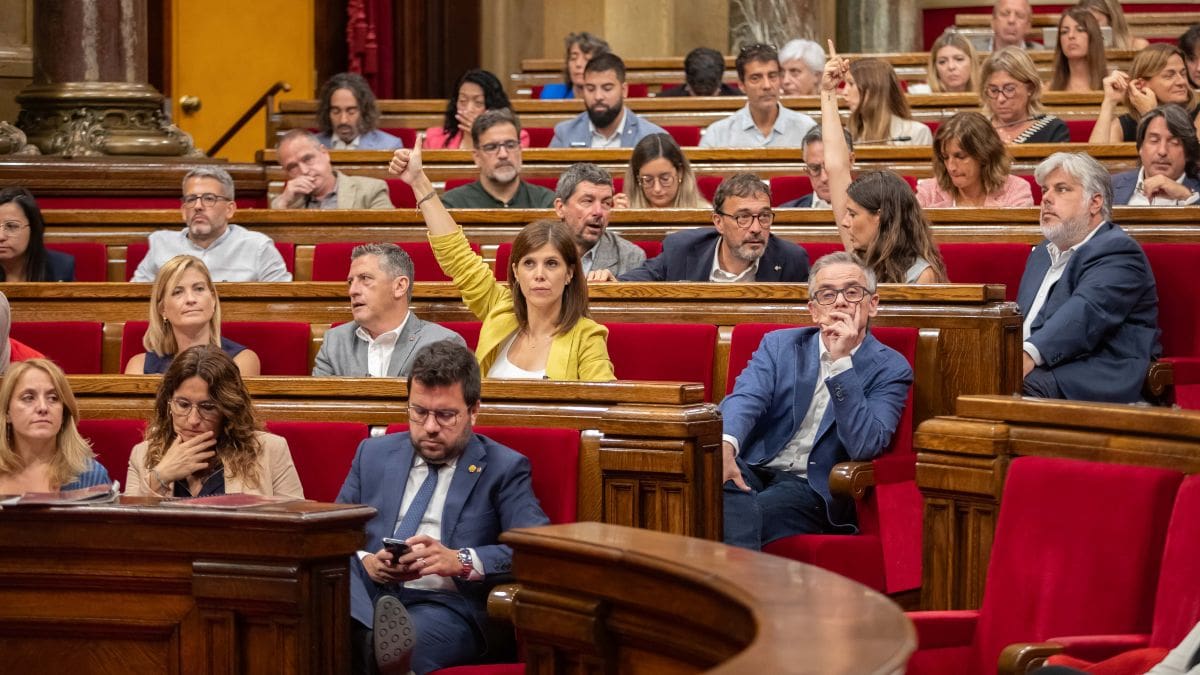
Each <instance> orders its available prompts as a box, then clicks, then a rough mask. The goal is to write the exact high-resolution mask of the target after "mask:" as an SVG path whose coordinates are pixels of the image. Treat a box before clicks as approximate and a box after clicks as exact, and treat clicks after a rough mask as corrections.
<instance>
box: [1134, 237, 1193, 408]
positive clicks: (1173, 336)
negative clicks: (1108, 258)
mask: <svg viewBox="0 0 1200 675" xmlns="http://www.w3.org/2000/svg"><path fill="white" fill-rule="evenodd" d="M1142 250H1143V251H1145V252H1146V257H1147V258H1148V259H1149V260H1150V268H1151V269H1152V270H1153V271H1154V281H1155V283H1156V284H1157V285H1158V289H1159V291H1158V327H1159V329H1160V330H1162V335H1160V336H1159V339H1160V340H1161V341H1162V347H1163V357H1164V359H1163V360H1164V361H1169V362H1171V364H1172V366H1173V368H1174V378H1175V385H1174V394H1175V402H1176V403H1178V404H1179V405H1180V406H1183V407H1184V408H1192V409H1200V303H1198V302H1197V300H1196V296H1195V294H1194V293H1189V292H1186V291H1182V290H1181V289H1188V288H1191V287H1192V284H1193V276H1194V272H1193V271H1194V268H1195V265H1196V261H1197V260H1200V244H1142Z"/></svg>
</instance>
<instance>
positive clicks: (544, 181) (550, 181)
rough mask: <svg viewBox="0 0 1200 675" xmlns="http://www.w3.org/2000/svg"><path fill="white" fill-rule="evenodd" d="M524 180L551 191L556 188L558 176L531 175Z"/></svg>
mask: <svg viewBox="0 0 1200 675" xmlns="http://www.w3.org/2000/svg"><path fill="white" fill-rule="evenodd" d="M524 181H525V182H526V183H529V184H530V185H540V186H542V187H544V188H546V189H547V190H549V191H551V192H554V191H555V190H557V189H558V178H557V177H553V176H532V177H529V178H525V179H524Z"/></svg>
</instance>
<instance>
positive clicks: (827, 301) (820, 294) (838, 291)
mask: <svg viewBox="0 0 1200 675" xmlns="http://www.w3.org/2000/svg"><path fill="white" fill-rule="evenodd" d="M870 294H871V292H870V291H868V290H867V289H866V288H864V287H862V286H847V287H845V288H822V289H819V290H818V291H817V292H816V293H813V294H812V299H813V300H814V301H815V302H816V303H817V304H818V305H832V304H833V303H835V302H837V297H838V296H839V295H840V296H842V297H843V298H846V302H848V303H850V304H852V305H857V304H858V303H860V302H862V301H863V300H865V299H866V298H867V296H868V295H870Z"/></svg>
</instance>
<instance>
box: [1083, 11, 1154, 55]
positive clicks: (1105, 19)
mask: <svg viewBox="0 0 1200 675" xmlns="http://www.w3.org/2000/svg"><path fill="white" fill-rule="evenodd" d="M1076 7H1082V8H1083V9H1086V10H1087V11H1089V12H1091V13H1092V17H1094V18H1095V19H1096V23H1097V24H1099V25H1100V27H1101V28H1104V27H1105V26H1108V27H1110V28H1112V36H1113V40H1112V41H1113V47H1114V48H1116V49H1133V50H1138V49H1145V48H1146V47H1149V46H1150V42H1149V41H1148V40H1146V39H1145V38H1140V37H1134V36H1133V34H1132V33H1131V32H1130V31H1129V22H1128V21H1126V20H1125V10H1123V9H1121V3H1120V2H1118V1H1117V0H1079V2H1078V3H1077V4H1076Z"/></svg>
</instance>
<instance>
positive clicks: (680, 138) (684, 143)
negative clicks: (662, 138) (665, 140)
mask: <svg viewBox="0 0 1200 675" xmlns="http://www.w3.org/2000/svg"><path fill="white" fill-rule="evenodd" d="M663 131H665V132H667V133H668V134H671V138H674V139H675V142H676V143H678V144H679V147H681V148H694V147H696V146H698V145H700V127H696V126H691V125H688V126H664V127H663Z"/></svg>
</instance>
